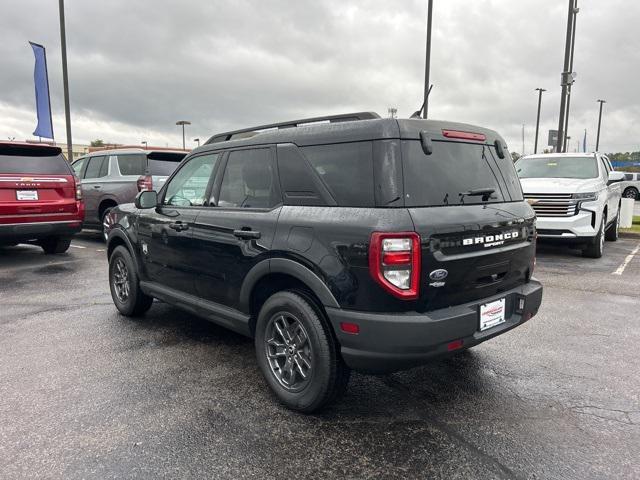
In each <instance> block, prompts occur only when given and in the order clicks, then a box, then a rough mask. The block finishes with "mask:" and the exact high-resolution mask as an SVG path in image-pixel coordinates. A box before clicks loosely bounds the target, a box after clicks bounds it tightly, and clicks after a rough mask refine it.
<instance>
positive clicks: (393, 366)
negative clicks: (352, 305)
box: [326, 280, 542, 373]
mask: <svg viewBox="0 0 640 480" xmlns="http://www.w3.org/2000/svg"><path fill="white" fill-rule="evenodd" d="M522 297H524V299H525V306H524V310H522V311H521V312H518V311H516V307H517V301H518V299H519V298H522ZM501 298H505V299H506V306H505V308H506V311H505V317H506V321H505V322H504V323H503V324H501V325H499V326H496V327H493V328H490V329H489V330H485V331H483V332H480V331H479V330H478V329H479V310H480V305H482V304H485V303H488V302H491V301H494V300H499V299H501ZM541 302H542V285H541V284H540V283H539V282H537V281H536V280H531V282H529V283H527V284H525V285H521V286H519V287H517V288H514V289H512V290H508V291H506V292H503V293H501V294H499V295H495V296H493V297H488V298H483V299H482V300H479V301H475V302H471V303H467V304H463V305H457V306H454V307H449V308H444V309H441V310H435V311H432V312H428V313H425V314H420V313H416V312H408V313H395V314H383V313H370V312H355V311H350V310H343V309H337V308H326V311H327V314H328V316H329V319H330V321H331V323H332V325H333V328H334V331H335V332H336V336H337V337H338V341H339V342H340V346H341V353H342V357H343V358H344V360H345V362H346V363H347V365H348V366H349V367H351V368H353V369H355V370H358V371H362V372H366V373H389V372H394V371H398V370H405V369H407V368H411V367H415V366H418V365H421V364H424V363H427V362H428V361H429V360H431V359H433V358H437V357H442V356H446V355H449V354H451V353H452V352H451V351H450V350H449V348H448V345H449V343H450V342H452V341H454V340H462V349H465V348H469V347H472V346H474V345H477V344H479V343H481V342H484V341H485V340H488V339H490V338H492V337H495V336H497V335H500V334H502V333H505V332H507V331H508V330H511V329H512V328H514V327H516V326H518V325H521V324H522V323H524V322H526V321H527V320H529V319H530V318H531V317H533V316H534V315H535V314H536V313H537V312H538V308H540V303H541ZM341 322H350V323H357V324H358V325H359V327H360V333H358V334H357V335H351V334H347V333H344V332H343V331H342V330H341V329H340V323H341ZM456 350H458V349H456Z"/></svg>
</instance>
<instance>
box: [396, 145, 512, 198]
mask: <svg viewBox="0 0 640 480" xmlns="http://www.w3.org/2000/svg"><path fill="white" fill-rule="evenodd" d="M492 149H493V147H489V146H487V145H477V144H469V143H461V142H437V141H434V142H433V153H432V154H431V155H425V153H424V152H423V150H422V145H421V144H420V142H419V141H404V142H402V161H403V172H404V189H405V205H406V206H408V207H435V206H445V205H461V204H476V203H485V202H484V201H483V199H482V196H471V195H463V194H465V193H469V192H470V191H472V190H479V189H492V190H493V192H492V193H491V195H490V198H489V199H488V200H487V202H493V203H495V202H504V201H505V197H504V195H503V192H502V190H501V188H500V182H499V181H498V176H501V173H500V171H499V170H498V167H497V165H496V163H495V160H494V156H493V155H492V152H491V150H492ZM511 168H513V167H511ZM506 200H510V198H508V199H506Z"/></svg>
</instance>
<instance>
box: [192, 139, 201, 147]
mask: <svg viewBox="0 0 640 480" xmlns="http://www.w3.org/2000/svg"><path fill="white" fill-rule="evenodd" d="M193 141H194V142H196V143H197V144H198V146H200V139H199V138H194V139H193Z"/></svg>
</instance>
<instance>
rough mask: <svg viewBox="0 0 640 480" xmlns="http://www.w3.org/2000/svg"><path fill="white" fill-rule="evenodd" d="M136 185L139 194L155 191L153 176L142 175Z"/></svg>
mask: <svg viewBox="0 0 640 480" xmlns="http://www.w3.org/2000/svg"><path fill="white" fill-rule="evenodd" d="M136 184H137V185H138V191H139V192H144V191H150V190H153V178H152V177H151V175H141V176H140V178H138V181H137V182H136Z"/></svg>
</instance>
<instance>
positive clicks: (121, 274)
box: [112, 258, 129, 303]
mask: <svg viewBox="0 0 640 480" xmlns="http://www.w3.org/2000/svg"><path fill="white" fill-rule="evenodd" d="M112 284H113V289H114V290H115V292H116V297H118V300H119V301H120V302H122V303H125V302H126V301H127V300H128V299H129V270H128V269H127V265H126V264H125V263H124V260H123V259H122V258H118V259H116V261H115V263H114V265H113V274H112Z"/></svg>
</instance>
